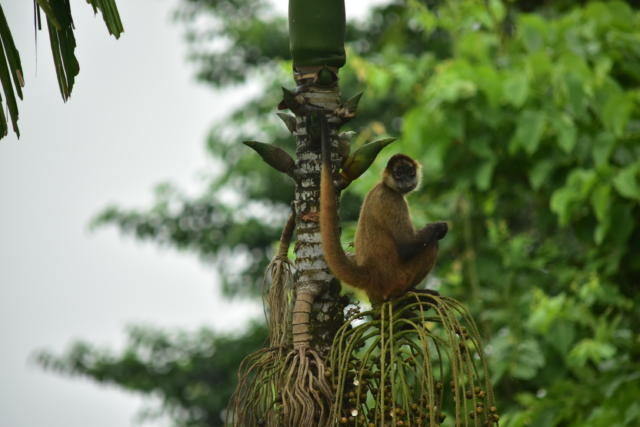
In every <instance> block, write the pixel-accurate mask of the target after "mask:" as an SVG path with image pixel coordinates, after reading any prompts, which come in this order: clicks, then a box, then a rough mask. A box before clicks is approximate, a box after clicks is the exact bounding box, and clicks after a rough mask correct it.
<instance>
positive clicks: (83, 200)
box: [0, 0, 381, 427]
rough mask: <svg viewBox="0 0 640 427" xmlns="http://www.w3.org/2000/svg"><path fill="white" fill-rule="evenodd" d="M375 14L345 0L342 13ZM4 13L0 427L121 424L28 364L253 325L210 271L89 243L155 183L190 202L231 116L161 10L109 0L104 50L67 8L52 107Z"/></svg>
mask: <svg viewBox="0 0 640 427" xmlns="http://www.w3.org/2000/svg"><path fill="white" fill-rule="evenodd" d="M380 2H381V1H379V0H378V1H364V0H358V1H355V0H352V1H351V2H348V3H347V12H348V16H353V15H354V14H358V15H359V14H361V13H362V10H364V9H365V8H366V6H367V5H370V4H372V3H380ZM2 3H3V8H4V11H5V14H6V16H7V19H8V22H9V25H10V26H11V30H12V31H13V35H14V37H15V41H16V44H17V46H18V49H19V50H20V52H21V54H22V55H21V58H22V64H23V69H24V70H25V76H24V77H25V82H26V88H25V90H24V93H25V100H24V102H21V103H20V105H19V108H20V121H19V125H20V130H21V135H22V136H21V138H20V140H16V138H15V136H14V135H13V134H10V136H9V137H7V138H5V139H3V140H2V141H0V343H1V347H0V426H3V427H4V426H7V427H40V426H47V427H87V426H89V427H103V426H104V427H114V426H126V425H132V424H134V414H135V413H136V412H137V411H138V409H140V407H141V402H142V399H140V398H139V397H137V396H136V395H133V394H130V393H125V392H123V391H121V390H119V389H116V388H113V387H106V388H105V387H100V386H97V385H95V384H93V383H90V382H88V381H86V380H80V379H68V378H64V377H60V376H58V375H56V374H53V373H48V372H44V371H42V370H41V369H40V368H39V367H37V366H35V365H34V363H32V362H30V361H29V358H30V356H31V355H32V354H33V352H34V351H35V350H37V349H40V348H47V349H52V350H55V351H61V350H63V349H65V348H67V345H68V344H69V343H70V342H71V341H72V340H73V339H77V338H82V339H86V340H89V341H91V342H94V343H98V344H101V345H104V346H105V347H110V348H114V347H118V346H121V345H122V344H123V342H124V337H125V333H124V326H125V325H127V324H134V323H146V324H151V325H156V326H161V327H165V328H188V329H195V328H197V327H200V326H202V325H209V326H212V327H214V328H216V329H217V330H238V329H240V328H241V327H242V325H244V324H245V321H246V320H248V319H249V318H251V317H257V316H261V313H262V309H261V307H260V306H259V305H258V304H257V303H253V302H242V301H239V302H229V301H226V300H222V299H221V297H220V294H219V291H218V287H217V285H216V280H215V273H214V272H213V271H212V269H211V268H210V267H208V266H206V265H203V264H202V263H201V262H200V261H198V259H197V257H195V256H193V255H192V254H185V253H178V252H176V251H173V250H169V249H159V248H157V247H156V246H155V245H153V244H143V243H140V242H137V241H135V240H134V239H133V238H121V237H120V236H119V234H118V232H117V231H116V230H114V229H113V228H111V229H102V230H99V231H97V232H95V233H89V232H88V231H87V224H88V222H89V220H90V219H91V218H92V217H93V216H94V215H95V214H96V213H97V212H98V211H99V210H100V209H101V208H103V207H104V206H105V205H107V204H108V203H111V202H117V203H118V204H120V205H122V206H139V207H143V206H146V205H147V204H148V203H149V202H150V201H151V191H152V188H153V186H154V185H155V184H157V183H158V182H161V181H165V180H169V181H172V182H177V183H178V184H179V185H181V186H182V187H183V188H186V189H188V190H194V189H197V188H198V186H199V185H200V184H202V183H201V182H200V181H198V179H196V176H197V172H198V171H203V170H206V168H207V167H211V166H212V164H211V162H209V161H208V160H207V158H206V155H205V150H204V140H205V135H206V132H207V130H208V129H209V127H210V126H211V124H212V122H213V121H214V120H215V119H216V118H218V119H219V118H220V117H221V113H222V106H224V108H228V107H229V105H232V104H233V103H232V102H231V101H230V99H229V96H228V95H229V92H227V93H216V92H213V91H212V90H211V89H209V88H207V87H205V86H201V85H198V84H197V83H195V82H194V81H193V78H192V74H193V68H191V67H190V66H189V65H188V64H187V63H186V62H185V53H186V51H185V46H184V43H183V42H182V41H181V38H180V30H181V29H180V27H179V26H178V25H175V24H173V23H172V22H171V19H170V13H171V11H172V10H173V8H174V6H175V4H176V1H175V0H153V1H149V0H146V1H122V0H121V1H118V6H119V9H120V12H121V17H122V20H123V23H124V26H125V33H124V34H123V35H122V37H121V39H120V40H118V41H116V40H115V39H113V37H111V36H108V33H107V30H106V28H105V26H104V24H103V22H102V20H101V18H100V17H96V18H94V16H93V13H92V11H91V8H90V7H89V6H88V5H87V4H86V2H85V1H82V0H74V1H72V2H71V3H72V7H73V14H74V20H75V23H76V39H77V42H78V48H77V49H76V55H77V57H78V59H79V61H80V67H81V72H80V75H79V76H78V78H77V80H76V85H75V88H74V92H73V95H72V97H71V99H70V100H69V102H67V103H66V104H63V103H62V100H61V98H60V95H59V93H58V87H57V83H56V80H55V75H54V72H53V66H52V63H51V55H50V51H49V46H48V39H47V37H45V31H46V30H45V31H43V32H41V33H40V36H39V47H38V54H37V64H38V65H37V70H36V53H35V46H34V35H33V15H32V14H33V9H32V2H30V1H19V2H18V1H16V0H10V1H7V2H5V1H4V0H2ZM277 3H278V5H279V9H281V10H282V9H286V6H285V5H286V1H283V0H278V2H277ZM7 4H8V5H7ZM151 425H157V426H162V425H166V423H163V422H161V421H154V422H153V423H152V424H151Z"/></svg>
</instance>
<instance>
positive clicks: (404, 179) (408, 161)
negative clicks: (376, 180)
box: [382, 154, 421, 194]
mask: <svg viewBox="0 0 640 427" xmlns="http://www.w3.org/2000/svg"><path fill="white" fill-rule="evenodd" d="M420 167H421V166H420V163H418V162H416V161H415V160H413V159H412V158H411V157H409V156H405V155H404V154H396V155H395V156H393V157H391V158H390V159H389V162H388V163H387V167H386V168H385V170H384V173H383V175H382V176H383V180H384V183H385V184H386V186H387V187H389V188H391V189H392V190H394V191H397V192H398V193H400V194H406V193H408V192H410V191H413V190H415V189H416V187H417V186H418V185H419V184H420Z"/></svg>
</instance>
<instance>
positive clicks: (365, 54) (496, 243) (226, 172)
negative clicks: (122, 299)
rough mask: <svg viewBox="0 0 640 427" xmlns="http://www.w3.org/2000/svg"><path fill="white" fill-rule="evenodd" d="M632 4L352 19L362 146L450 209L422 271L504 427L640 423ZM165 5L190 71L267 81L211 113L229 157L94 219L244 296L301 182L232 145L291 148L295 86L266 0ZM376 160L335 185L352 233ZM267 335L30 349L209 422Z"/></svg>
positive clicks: (637, 34)
mask: <svg viewBox="0 0 640 427" xmlns="http://www.w3.org/2000/svg"><path fill="white" fill-rule="evenodd" d="M637 7H638V6H637V4H635V2H626V3H625V2H621V1H611V2H589V1H580V2H575V1H554V2H533V1H505V2H501V1H499V0H487V1H477V0H458V1H454V2H444V1H437V0H427V1H418V0H407V1H393V2H390V3H389V4H388V5H385V6H381V7H379V8H377V9H375V10H373V11H372V13H371V15H370V16H369V17H368V18H367V19H366V20H365V21H363V22H351V23H349V28H348V39H349V41H350V42H349V45H348V63H347V66H346V67H345V68H344V69H343V72H342V73H341V79H342V85H343V90H344V92H345V95H351V94H353V93H355V92H356V91H357V90H359V89H362V88H363V87H366V93H365V97H364V98H363V100H362V102H361V104H360V105H361V107H360V109H359V114H360V115H359V117H358V118H357V120H354V121H353V122H352V123H351V126H352V128H353V129H354V130H356V131H358V132H359V136H358V138H357V139H356V144H359V143H362V142H363V140H365V139H367V137H368V136H371V135H374V134H381V133H384V132H387V133H390V134H393V135H396V134H397V135H399V136H400V141H399V142H397V143H395V147H394V146H392V147H394V148H390V149H387V150H386V152H385V153H384V154H385V156H387V157H388V156H390V155H391V154H393V152H397V151H402V152H405V153H407V154H409V155H412V156H415V157H416V158H418V159H419V160H420V161H421V162H422V163H423V165H424V184H423V187H422V190H421V191H420V192H418V193H417V194H415V195H413V196H412V200H411V203H412V206H413V214H414V217H415V219H416V220H417V221H418V222H425V221H427V220H429V221H434V220H438V219H446V220H448V221H449V223H450V232H449V234H448V236H447V238H446V239H445V240H444V242H443V245H442V248H441V256H440V261H439V264H438V268H437V271H436V272H435V274H432V279H431V283H430V285H432V286H434V287H437V288H438V289H439V290H440V292H441V293H443V294H445V295H450V296H453V297H455V298H458V299H460V300H461V301H463V302H465V303H466V304H467V305H468V306H469V307H470V309H471V312H472V313H473V314H474V316H475V318H476V319H477V321H478V322H479V324H480V326H481V329H482V332H483V334H484V336H485V342H486V343H487V351H488V353H489V356H490V361H491V364H492V365H491V369H492V374H493V381H494V384H495V393H496V397H497V399H498V407H499V410H500V413H501V414H502V421H501V423H502V425H504V426H508V427H509V426H524V425H533V426H554V425H563V426H610V425H621V426H622V425H637V424H638V423H640V403H638V402H637V398H636V396H638V395H640V363H639V362H638V361H639V360H640V341H639V339H638V335H637V325H638V323H639V322H640V313H639V309H638V307H639V302H640V301H639V297H638V292H637V287H638V285H639V283H640V257H638V256H637V254H638V253H640V244H639V243H638V242H639V241H640V225H639V223H638V218H640V144H639V142H640V12H639V11H638V10H637ZM176 16H177V18H178V20H179V22H181V23H182V24H183V25H185V26H186V28H187V34H188V37H187V41H188V43H189V44H190V47H191V51H192V55H191V58H192V59H193V61H194V63H195V66H196V68H197V75H198V77H199V78H200V79H201V80H203V81H204V82H206V83H209V84H211V85H213V86H215V87H221V86H226V85H229V84H235V83H240V82H243V81H245V80H247V79H261V80H262V82H263V84H264V91H263V92H262V94H261V95H260V96H259V97H257V98H256V99H252V100H247V103H246V104H245V105H244V106H243V107H242V108H241V109H239V110H238V111H235V112H233V113H230V117H229V120H227V121H226V122H225V123H221V124H219V125H218V126H216V127H215V128H214V129H212V131H211V133H210V135H209V138H208V140H207V146H208V148H209V151H210V153H211V155H212V156H213V157H214V158H215V159H218V160H219V161H220V162H221V164H224V168H223V170H222V171H221V172H220V173H218V174H217V175H216V176H214V177H213V178H211V181H210V183H209V186H208V191H207V192H206V193H204V194H202V195H200V196H199V197H195V198H190V197H186V196H184V195H182V194H181V193H180V191H179V190H178V189H176V188H173V187H172V186H170V185H163V186H160V187H159V190H158V192H157V196H156V203H155V204H154V205H153V206H150V207H148V208H143V209H126V208H121V207H109V208H107V209H105V210H104V211H103V212H102V213H101V214H100V215H99V216H98V217H97V219H96V225H98V226H102V225H116V226H118V227H119V228H120V229H121V230H122V231H123V232H125V233H128V234H131V235H133V236H135V237H136V238H139V239H148V240H153V241H157V242H159V243H161V244H165V245H170V246H173V247H177V248H180V249H185V250H189V251H192V252H193V253H196V254H198V255H200V256H202V257H204V258H205V259H208V260H212V261H213V262H214V263H216V265H217V266H218V267H219V268H220V269H221V270H222V275H223V276H224V277H225V284H224V289H225V292H226V295H227V296H228V297H233V296H237V295H256V289H257V288H258V283H259V282H260V276H261V274H262V271H263V269H264V267H265V266H266V262H267V259H268V257H269V256H270V255H271V254H272V247H273V242H275V241H276V239H277V236H278V233H279V229H280V228H281V227H282V225H283V223H284V217H285V213H286V211H287V208H288V204H289V201H290V198H291V196H292V191H293V189H292V186H291V184H290V183H289V182H288V181H287V179H286V177H284V176H281V175H279V174H278V173H276V172H273V171H272V170H271V169H270V168H269V167H268V166H266V165H264V164H263V163H262V162H261V161H260V160H258V157H257V156H255V155H254V154H253V153H252V152H250V150H247V149H246V148H245V147H244V146H243V145H241V144H240V142H241V141H242V140H245V139H254V140H255V139H258V140H264V141H273V142H276V143H277V144H278V145H280V146H282V147H284V148H286V149H289V150H291V149H292V143H293V139H292V138H290V137H289V136H288V135H287V132H286V130H285V129H284V127H283V126H282V125H281V124H280V123H278V119H277V118H276V117H275V115H274V114H273V112H274V110H275V109H274V107H275V105H277V102H278V101H279V96H280V93H281V92H280V89H279V86H281V85H288V86H291V82H290V76H289V73H290V63H289V62H288V59H287V57H288V52H287V35H286V30H287V26H286V21H285V20H284V18H283V17H279V16H275V15H273V13H272V12H271V9H270V8H269V7H268V6H267V2H266V1H265V0H226V1H224V0H183V1H182V3H181V6H180V9H179V11H178V12H177V14H176ZM222 17H224V18H225V19H222ZM203 19H206V20H208V21H207V22H210V24H211V25H209V26H207V29H206V30H205V31H203V30H202V28H203V26H202V25H196V22H201V21H202V20H203ZM220 40H222V41H220ZM383 157H384V156H383ZM385 160H386V158H381V159H379V160H378V162H377V171H379V170H380V168H381V165H384V163H385ZM377 171H375V170H374V172H369V173H367V174H365V175H364V176H363V177H362V178H361V179H360V180H358V181H357V182H356V183H354V184H353V185H352V186H351V187H349V189H348V190H347V191H346V194H345V196H344V201H343V219H344V220H345V221H346V222H347V223H346V227H345V232H344V234H343V235H344V237H345V240H349V239H350V237H349V236H351V235H352V233H353V222H354V220H355V219H356V216H357V208H358V206H359V203H360V200H361V198H362V196H363V195H364V193H365V192H366V191H367V189H368V188H369V187H370V186H371V185H372V184H373V183H374V182H375V181H376V180H377ZM221 191H227V192H232V193H233V194H235V195H236V201H235V202H234V203H230V202H226V201H224V200H221V198H220V197H219V194H220V192H221ZM239 206H242V207H243V208H242V209H238V207H239ZM245 206H246V207H247V208H244V207H245ZM232 257H233V258H234V259H241V260H242V262H240V263H238V262H234V263H230V262H228V261H229V260H230V259H232ZM261 334H264V330H263V329H261V328H260V327H258V326H255V327H253V328H251V329H250V330H249V331H248V332H247V334H246V335H245V336H243V337H219V336H217V334H215V333H214V332H211V331H201V332H198V333H195V334H193V335H190V334H188V333H183V334H181V335H178V336H174V335H171V334H166V333H162V332H160V331H149V330H144V329H140V328H134V329H132V331H131V332H130V345H129V347H128V348H127V349H126V350H125V351H124V352H123V353H122V354H119V355H113V354H111V353H110V352H109V351H105V350H98V349H95V348H93V346H91V345H90V344H88V343H79V344H76V345H75V346H74V347H72V348H71V350H70V351H69V352H68V353H67V354H65V355H62V356H54V355H51V354H47V353H43V354H41V361H42V362H43V364H44V365H45V366H47V367H51V368H54V369H57V370H59V371H62V372H66V373H71V374H80V375H84V376H88V377H90V378H92V379H94V380H96V381H100V382H109V383H115V384H118V385H120V386H122V387H124V388H128V389H131V390H137V391H139V392H141V393H145V394H150V395H159V396H161V397H162V399H163V403H164V406H163V409H164V410H166V411H167V413H168V414H169V415H170V416H172V418H173V420H174V421H175V423H176V425H184V426H187V425H188V426H205V425H206V426H212V425H221V421H220V420H221V418H220V413H221V411H222V410H223V408H224V405H225V402H226V399H227V397H228V394H229V393H230V391H231V390H232V387H233V378H232V375H229V374H230V373H231V372H234V371H235V369H236V367H237V365H238V364H239V361H240V359H241V358H242V357H243V356H244V355H245V354H247V353H248V352H250V350H251V349H255V348H257V347H259V346H260V344H262V338H261V337H263V336H264V335H261ZM231 348H233V351H232V350H230V349H231Z"/></svg>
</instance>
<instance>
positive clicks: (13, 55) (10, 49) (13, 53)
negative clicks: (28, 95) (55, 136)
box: [0, 6, 24, 138]
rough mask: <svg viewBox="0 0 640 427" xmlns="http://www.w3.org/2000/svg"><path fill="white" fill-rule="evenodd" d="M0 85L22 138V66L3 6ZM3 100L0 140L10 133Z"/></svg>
mask: <svg viewBox="0 0 640 427" xmlns="http://www.w3.org/2000/svg"><path fill="white" fill-rule="evenodd" d="M0 83H1V84H2V91H3V92H4V98H6V100H7V108H8V110H9V116H10V117H11V124H12V125H13V130H14V132H15V133H16V135H18V136H20V131H19V130H18V104H17V102H16V94H17V95H18V96H19V97H20V99H22V86H24V80H23V79H22V64H21V63H20V55H19V53H18V50H17V49H16V46H15V44H14V42H13V37H12V36H11V30H9V25H8V24H7V19H6V18H5V16H4V12H3V10H2V6H0ZM2 100H3V98H2V97H0V138H2V137H3V136H5V135H6V134H7V132H8V130H9V129H8V125H7V118H6V116H5V115H4V106H3V105H2Z"/></svg>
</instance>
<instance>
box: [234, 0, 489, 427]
mask: <svg viewBox="0 0 640 427" xmlns="http://www.w3.org/2000/svg"><path fill="white" fill-rule="evenodd" d="M289 33H290V34H289V35H290V48H291V55H292V58H293V77H294V80H295V83H296V89H295V90H287V89H283V100H282V102H281V103H280V105H279V106H278V108H279V109H281V110H284V109H288V110H290V111H291V112H292V113H293V115H290V114H284V113H279V117H280V118H281V119H282V120H283V121H284V122H285V124H286V126H287V128H288V129H289V130H290V131H291V133H292V134H293V135H294V136H295V138H296V158H297V160H295V161H294V160H293V158H292V157H291V156H290V155H289V154H288V153H286V152H285V151H284V150H282V149H280V148H279V147H275V146H273V145H270V144H264V143H258V142H256V141H248V142H246V145H248V146H249V147H251V148H253V149H254V150H256V151H257V152H258V154H260V156H261V157H262V158H263V159H264V160H265V161H266V162H267V163H268V164H270V165H271V166H273V167H274V168H275V169H277V170H279V171H281V172H283V173H286V174H287V175H289V176H291V177H292V178H293V179H294V181H295V194H294V201H293V204H292V213H291V216H290V218H289V221H288V222H287V225H286V226H285V228H284V230H283V233H282V237H281V240H280V249H279V251H278V254H277V255H276V256H275V257H274V259H273V261H272V262H271V264H270V265H269V268H268V269H267V274H266V277H265V282H267V283H269V282H270V287H269V290H268V292H267V293H266V298H265V305H266V308H267V312H268V313H269V315H268V325H269V335H270V343H269V347H267V348H264V349H262V350H259V351H257V352H256V353H253V354H251V355H249V356H248V357H247V358H246V359H245V360H244V362H243V363H242V365H241V367H240V371H239V374H238V378H239V383H238V387H237V389H236V392H235V394H234V397H233V398H232V401H231V405H230V410H229V411H228V412H227V415H228V422H229V423H230V424H232V425H234V426H245V425H269V426H276V425H290V426H299V425H305V424H307V425H319V426H330V425H336V424H345V425H361V426H368V425H376V426H382V425H430V426H436V425H440V424H441V423H442V422H443V420H444V418H445V413H446V412H448V413H450V414H452V415H453V418H454V420H455V424H456V425H460V426H462V425H465V426H466V425H493V424H494V423H497V420H498V415H497V413H496V408H495V406H494V404H493V395H492V389H491V384H490V381H489V375H488V372H487V363H486V361H485V357H484V354H483V351H482V346H481V343H480V340H479V332H478V330H477V328H476V327H475V324H474V322H473V320H472V319H471V317H470V315H469V314H468V312H467V310H466V309H465V308H464V307H463V306H462V305H461V304H460V303H459V302H457V301H455V300H453V299H451V298H447V297H439V296H434V297H433V298H431V297H428V298H424V297H421V296H420V294H417V293H413V292H410V293H408V294H407V295H406V296H404V297H401V298H399V299H398V300H395V301H389V302H385V303H382V304H380V305H378V306H375V307H374V308H373V309H372V310H369V311H364V312H362V311H359V310H356V309H352V310H348V314H347V315H345V307H346V305H347V303H348V301H345V299H344V298H341V297H340V296H339V289H340V287H339V284H338V283H337V281H336V279H335V278H334V277H333V276H332V274H331V272H330V271H329V269H328V267H327V265H326V263H325V261H324V258H323V253H322V247H321V238H320V227H319V223H318V212H319V193H320V190H319V188H320V169H321V153H320V150H319V149H318V148H319V147H320V139H321V133H324V132H327V131H328V132H327V133H325V134H328V135H329V136H330V145H331V146H332V147H333V148H334V150H335V153H334V154H333V155H332V163H333V174H334V177H335V178H337V180H338V182H341V185H339V187H340V188H342V189H344V188H345V187H346V186H347V185H348V184H349V182H350V181H351V180H353V179H355V178H356V177H357V176H359V175H360V174H361V173H363V172H364V171H365V170H366V169H367V168H368V167H369V166H370V165H371V163H372V162H373V161H374V159H375V157H376V155H377V153H378V152H379V151H380V149H381V148H383V147H384V146H385V145H387V144H388V143H389V142H390V141H391V139H389V138H384V139H381V140H377V141H373V142H371V143H369V144H367V145H365V146H364V147H366V149H359V150H355V152H354V153H352V154H350V153H349V151H350V149H349V146H348V140H349V133H343V134H340V133H339V128H340V127H341V126H342V125H343V124H345V123H346V122H348V121H349V120H350V119H352V118H353V117H354V116H355V114H356V110H357V106H358V101H359V99H360V96H361V94H357V95H355V96H353V97H352V98H350V99H348V100H346V101H344V102H343V101H342V100H341V96H340V87H339V70H340V67H342V66H343V65H344V64H345V50H344V33H345V10H344V0H325V1H322V2H310V1H308V0H290V1H289ZM322 127H324V130H321V128H322ZM327 127H328V129H327ZM371 148H375V149H371ZM350 164H358V165H361V168H360V170H358V171H357V172H355V173H351V172H352V171H351V170H350V168H349V167H345V168H343V170H342V171H340V168H341V167H342V165H350ZM294 231H295V234H296V236H297V242H296V245H295V249H294V252H295V265H292V263H291V262H290V260H289V259H288V257H287V254H288V248H289V244H290V242H291V239H292V236H293V233H294ZM354 321H357V322H356V323H354Z"/></svg>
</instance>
